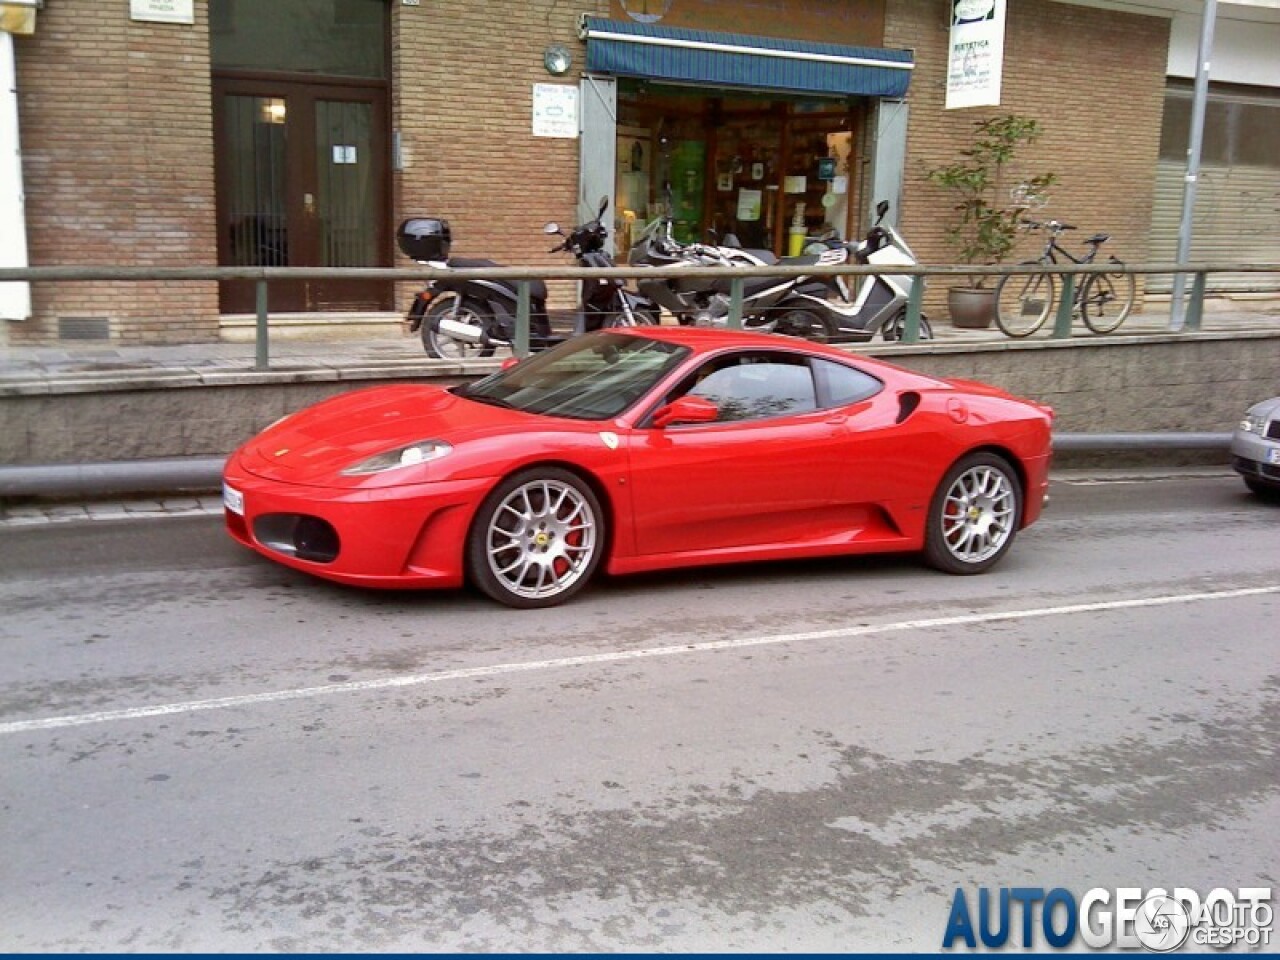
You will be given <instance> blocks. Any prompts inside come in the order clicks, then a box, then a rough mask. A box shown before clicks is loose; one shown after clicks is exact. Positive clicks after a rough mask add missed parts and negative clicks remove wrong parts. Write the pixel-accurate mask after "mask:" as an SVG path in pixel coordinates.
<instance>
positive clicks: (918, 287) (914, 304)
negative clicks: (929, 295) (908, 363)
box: [902, 276, 924, 343]
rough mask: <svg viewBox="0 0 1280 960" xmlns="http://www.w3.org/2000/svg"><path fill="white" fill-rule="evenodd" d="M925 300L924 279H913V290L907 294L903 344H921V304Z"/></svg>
mask: <svg viewBox="0 0 1280 960" xmlns="http://www.w3.org/2000/svg"><path fill="white" fill-rule="evenodd" d="M923 299H924V277H921V276H915V277H912V278H911V290H910V292H909V293H908V294H907V316H906V319H905V320H904V321H903V323H902V342H903V343H919V342H920V303H921V301H922V300H923Z"/></svg>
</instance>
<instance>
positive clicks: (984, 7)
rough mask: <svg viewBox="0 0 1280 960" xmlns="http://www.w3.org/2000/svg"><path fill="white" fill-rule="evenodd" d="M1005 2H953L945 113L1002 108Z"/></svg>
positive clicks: (965, 0) (966, 0)
mask: <svg viewBox="0 0 1280 960" xmlns="http://www.w3.org/2000/svg"><path fill="white" fill-rule="evenodd" d="M1005 6H1006V0H951V43H950V46H949V50H948V56H947V102H946V109H948V110H955V109H958V108H961V107H989V106H999V105H1000V80H1001V75H1002V73H1003V71H1004V20H1005Z"/></svg>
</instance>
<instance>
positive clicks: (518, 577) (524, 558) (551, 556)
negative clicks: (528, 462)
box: [466, 467, 607, 610]
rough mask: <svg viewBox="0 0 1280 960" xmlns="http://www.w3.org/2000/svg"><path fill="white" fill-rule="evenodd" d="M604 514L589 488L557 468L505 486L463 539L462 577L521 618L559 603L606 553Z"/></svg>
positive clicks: (531, 473)
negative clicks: (527, 612) (464, 572)
mask: <svg viewBox="0 0 1280 960" xmlns="http://www.w3.org/2000/svg"><path fill="white" fill-rule="evenodd" d="M606 533H607V530H606V526H605V517H604V511H603V510H602V509H601V507H600V501H599V499H597V497H596V495H595V493H594V491H592V489H591V487H590V485H588V484H587V483H586V482H584V481H583V480H582V479H581V478H580V477H578V476H577V475H576V474H573V473H570V472H569V471H568V470H561V469H559V468H557V467H534V468H532V469H529V470H523V471H521V472H520V473H517V474H513V475H512V476H510V477H507V479H505V480H503V481H502V482H501V483H500V484H498V486H497V487H495V488H494V489H493V492H491V493H490V494H489V496H487V497H485V500H484V503H482V504H481V505H480V509H479V510H478V511H477V512H476V516H475V519H474V520H473V521H472V523H471V530H470V532H469V533H468V535H467V544H466V562H467V574H468V576H469V577H470V578H471V582H472V583H474V584H475V585H476V586H477V587H479V588H480V589H481V590H482V591H483V592H484V593H485V594H487V595H488V596H489V597H491V598H492V599H494V600H496V601H498V602H499V603H501V604H505V605H506V606H508V607H515V608H517V609H521V610H531V609H534V608H538V607H551V606H555V605H556V604H559V603H564V602H565V601H566V600H568V599H569V598H570V597H572V596H573V595H574V594H576V593H577V592H578V591H579V590H581V589H582V588H583V587H585V586H586V585H587V582H588V581H589V580H590V579H591V576H592V574H594V573H595V571H596V568H597V567H598V566H599V565H600V559H601V557H603V555H604V551H605V535H606Z"/></svg>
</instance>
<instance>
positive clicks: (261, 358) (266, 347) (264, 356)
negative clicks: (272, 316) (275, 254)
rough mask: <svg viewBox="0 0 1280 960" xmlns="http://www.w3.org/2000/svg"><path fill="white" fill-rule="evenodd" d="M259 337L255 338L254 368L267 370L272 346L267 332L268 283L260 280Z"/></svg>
mask: <svg viewBox="0 0 1280 960" xmlns="http://www.w3.org/2000/svg"><path fill="white" fill-rule="evenodd" d="M257 310H258V323H257V336H256V337H255V338H254V344H255V348H254V361H253V368H254V369H255V370H266V369H268V368H269V367H270V366H271V344H270V342H269V338H270V334H269V333H268V332H267V329H268V327H267V281H266V280H259V281H258V286H257Z"/></svg>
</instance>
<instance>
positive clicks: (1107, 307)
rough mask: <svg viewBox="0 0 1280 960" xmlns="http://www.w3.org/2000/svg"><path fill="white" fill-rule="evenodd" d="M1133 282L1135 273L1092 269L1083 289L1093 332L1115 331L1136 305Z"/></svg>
mask: <svg viewBox="0 0 1280 960" xmlns="http://www.w3.org/2000/svg"><path fill="white" fill-rule="evenodd" d="M1112 262H1113V263H1114V264H1115V265H1117V266H1124V264H1122V263H1120V261H1119V260H1113V261H1112ZM1134 286H1135V284H1134V282H1133V274H1132V273H1091V274H1090V275H1089V279H1087V280H1086V281H1085V282H1084V287H1083V288H1082V289H1081V290H1080V313H1081V314H1082V315H1083V316H1084V325H1085V326H1086V327H1088V328H1089V329H1090V330H1092V331H1093V332H1094V333H1112V332H1113V331H1115V330H1116V328H1118V327H1119V326H1120V324H1122V323H1124V321H1125V318H1126V317H1128V316H1129V312H1130V311H1131V310H1132V309H1133V297H1134Z"/></svg>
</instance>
